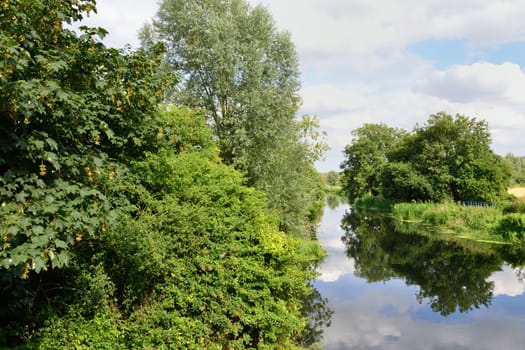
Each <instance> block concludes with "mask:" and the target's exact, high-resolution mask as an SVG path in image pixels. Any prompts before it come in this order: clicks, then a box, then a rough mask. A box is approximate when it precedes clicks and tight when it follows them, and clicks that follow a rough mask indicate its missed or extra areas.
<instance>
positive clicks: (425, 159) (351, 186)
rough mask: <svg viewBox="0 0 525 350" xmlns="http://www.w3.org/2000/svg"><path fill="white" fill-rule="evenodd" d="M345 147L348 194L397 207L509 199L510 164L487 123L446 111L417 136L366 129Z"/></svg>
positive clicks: (382, 128)
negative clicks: (372, 197) (495, 145)
mask: <svg viewBox="0 0 525 350" xmlns="http://www.w3.org/2000/svg"><path fill="white" fill-rule="evenodd" d="M353 134H354V136H356V137H355V138H354V139H353V140H352V143H351V144H350V145H348V146H346V148H345V156H346V158H345V161H344V162H343V163H342V164H341V167H342V168H343V174H344V176H343V189H344V190H345V192H346V193H347V195H348V196H349V197H350V200H352V201H353V200H355V198H358V197H361V196H364V195H367V194H371V195H382V196H383V197H384V198H386V199H388V200H391V201H394V202H410V201H432V202H441V201H444V200H454V201H485V202H495V201H498V200H501V199H502V198H504V197H505V196H506V189H507V185H508V182H509V179H510V177H511V172H512V171H511V166H510V163H509V162H508V161H506V160H504V159H503V158H502V157H500V156H498V155H496V154H494V152H493V151H492V150H491V149H490V133H489V129H488V125H487V123H486V122H484V121H477V120H476V119H475V118H469V117H465V116H462V115H456V116H455V117H452V116H450V115H448V114H446V113H444V112H440V113H437V114H435V115H431V116H430V118H429V119H428V121H427V123H426V124H424V125H423V126H418V125H416V127H415V128H414V130H413V131H412V132H411V133H407V132H402V131H399V130H398V129H394V128H390V127H387V126H386V125H382V124H365V125H364V126H363V127H361V128H359V129H357V130H355V131H354V132H353Z"/></svg>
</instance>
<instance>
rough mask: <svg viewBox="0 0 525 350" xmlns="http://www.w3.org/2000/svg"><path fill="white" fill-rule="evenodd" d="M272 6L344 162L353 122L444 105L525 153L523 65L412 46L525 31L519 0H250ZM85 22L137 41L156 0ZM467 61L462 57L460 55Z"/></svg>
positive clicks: (411, 117) (416, 118) (313, 107)
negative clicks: (437, 58)
mask: <svg viewBox="0 0 525 350" xmlns="http://www.w3.org/2000/svg"><path fill="white" fill-rule="evenodd" d="M248 2H249V3H251V4H253V5H255V4H259V3H261V4H263V5H264V6H267V7H268V8H269V10H270V12H271V14H272V16H273V18H274V19H275V22H276V25H277V26H278V27H279V28H280V29H283V30H288V31H290V32H291V34H292V40H293V41H294V43H295V44H296V47H297V51H298V54H299V58H300V62H301V70H302V72H303V73H302V79H303V86H304V88H303V89H302V91H301V94H302V97H303V101H304V106H303V108H302V112H306V113H309V114H317V115H318V116H319V118H320V121H321V125H322V127H323V129H324V130H326V131H327V132H328V133H329V135H328V139H329V143H330V145H331V146H332V151H331V152H329V153H328V160H327V161H325V162H320V163H318V168H319V169H320V170H321V171H327V170H336V169H338V166H339V163H340V162H341V160H342V150H343V147H344V145H345V144H348V143H350V141H351V139H350V137H351V135H350V131H351V130H353V129H355V128H357V127H360V126H361V125H362V124H363V123H365V122H368V123H376V122H383V123H386V124H388V125H391V126H397V127H402V128H406V129H411V128H412V127H413V126H414V124H415V123H423V122H425V121H426V120H427V118H428V115H429V114H432V113H436V112H438V111H446V112H448V113H450V114H456V113H461V114H465V115H469V116H474V117H477V118H480V119H485V120H487V121H488V122H489V125H490V127H491V131H492V135H493V140H494V145H493V148H494V149H495V150H496V151H497V152H499V153H507V152H513V153H515V154H518V155H519V154H524V153H525V151H524V150H525V140H523V137H522V134H523V133H522V132H521V131H523V130H524V129H525V112H524V111H525V108H524V107H525V97H524V96H525V95H524V94H523V91H525V72H524V71H523V67H520V66H519V65H518V64H516V63H511V62H508V63H504V64H492V63H488V62H473V64H470V65H456V66H453V67H449V68H448V69H444V70H442V71H436V70H434V68H433V63H432V62H429V61H425V60H424V59H422V58H420V57H417V56H415V55H414V54H413V53H410V52H408V51H407V46H408V45H410V44H413V43H416V42H420V41H424V40H429V39H462V40H466V42H467V45H468V48H470V49H471V50H474V52H477V50H483V49H484V48H486V47H497V46H499V45H502V44H505V43H509V42H515V41H519V40H525V21H523V18H525V2H523V1H521V0H500V1H492V0H376V1H365V0H286V1H282V0H248ZM97 5H98V6H97V7H98V10H99V11H98V12H99V14H98V15H96V16H92V17H91V18H89V19H88V21H87V22H86V23H84V24H88V25H93V26H102V27H105V28H106V29H108V30H109V32H110V34H109V36H108V38H107V40H106V41H105V42H106V43H107V44H108V45H110V46H115V47H122V46H124V45H125V44H126V43H130V44H131V45H133V46H137V45H138V40H137V32H138V30H139V29H140V27H141V26H142V24H143V23H144V22H146V21H147V20H149V19H150V18H151V17H152V16H153V15H154V14H155V12H156V11H157V8H158V5H157V3H156V2H154V1H138V0H128V1H124V0H111V1H110V0H101V1H98V4H97ZM458 63H459V62H458Z"/></svg>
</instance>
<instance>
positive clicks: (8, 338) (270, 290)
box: [0, 0, 323, 349]
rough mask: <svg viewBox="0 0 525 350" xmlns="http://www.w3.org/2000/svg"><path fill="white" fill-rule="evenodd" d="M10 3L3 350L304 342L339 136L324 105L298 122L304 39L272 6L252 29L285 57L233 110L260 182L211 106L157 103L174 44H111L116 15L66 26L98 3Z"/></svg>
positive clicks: (0, 108) (3, 127)
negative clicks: (326, 161)
mask: <svg viewBox="0 0 525 350" xmlns="http://www.w3.org/2000/svg"><path fill="white" fill-rule="evenodd" d="M216 5H220V6H219V10H221V11H222V9H223V7H221V6H223V5H224V4H223V3H222V2H221V3H220V4H219V3H217V4H216ZM241 5H242V3H237V5H236V6H237V7H238V9H241V10H242V8H243V7H242V6H241ZM1 6H2V11H0V16H1V19H2V21H0V26H1V29H2V31H0V52H1V53H2V55H3V58H4V59H3V60H2V61H1V63H0V80H1V83H2V84H1V85H0V219H1V220H0V235H1V237H2V241H1V249H0V259H1V260H0V282H1V283H0V299H2V301H3V304H2V307H0V347H18V346H20V347H25V348H38V349H57V348H64V349H69V348H71V349H130V348H131V349H145V348H159V349H167V348H173V349H188V348H193V349H202V348H206V349H225V348H227V349H244V348H247V347H252V348H259V349H274V348H286V349H293V348H295V346H296V344H297V343H299V342H300V341H301V337H302V335H303V332H304V329H305V327H306V325H307V320H306V317H305V310H304V309H305V308H304V306H303V304H304V302H305V300H308V298H309V296H310V295H311V293H312V289H311V288H310V286H309V281H310V280H311V279H312V278H313V277H314V272H313V269H312V266H313V263H314V261H316V259H319V258H320V257H321V255H322V254H321V252H320V248H319V246H318V244H317V243H316V242H313V241H307V240H304V239H299V238H297V237H305V236H306V235H307V234H310V233H311V231H308V230H307V229H311V227H312V226H311V222H314V221H315V220H317V219H318V218H319V216H320V212H321V210H322V207H321V206H320V205H319V203H321V201H322V198H323V192H322V189H321V181H320V177H319V174H318V173H317V172H316V171H315V170H314V169H313V167H312V166H311V163H312V162H313V161H314V160H315V159H317V157H318V156H319V154H320V150H321V149H322V148H323V147H322V145H320V144H317V145H316V144H315V143H312V142H311V141H312V140H313V139H316V138H318V137H320V134H316V131H315V129H316V125H317V124H316V120H315V118H305V119H303V121H302V122H296V121H295V120H294V113H295V111H296V108H297V96H296V95H295V91H296V83H297V79H296V78H297V77H296V75H295V71H296V62H295V56H294V55H288V54H291V53H293V47H292V45H291V43H290V42H289V39H288V37H287V36H286V35H281V34H279V33H276V32H275V30H274V29H273V24H272V23H271V21H270V17H269V15H268V14H267V13H266V12H265V10H263V9H262V8H257V9H254V10H253V13H252V15H253V16H252V17H251V20H250V21H248V22H246V23H244V24H243V27H242V29H243V31H242V34H245V33H247V31H245V30H244V29H246V28H247V27H246V26H248V27H249V26H252V25H255V24H257V23H258V22H257V21H262V23H263V24H264V25H263V27H264V28H265V30H266V32H265V31H263V32H262V33H260V34H261V35H262V36H263V39H264V38H265V40H267V39H268V38H271V41H270V42H267V43H266V44H267V48H269V51H266V52H265V53H264V55H263V56H264V60H266V59H268V62H266V61H264V60H263V61H264V62H263V63H264V64H266V63H267V65H263V67H265V68H268V69H270V70H271V71H268V72H266V73H264V74H263V73H261V72H259V73H261V74H262V75H257V74H258V71H257V70H255V71H253V72H252V73H253V74H254V75H255V78H254V79H253V83H254V84H259V85H258V87H257V89H260V90H258V91H259V92H261V93H262V95H261V96H260V97H261V98H263V97H264V96H266V97H265V98H267V99H266V100H265V99H264V98H263V100H261V101H258V102H257V101H254V102H253V105H249V104H246V105H242V106H243V107H246V108H247V112H246V114H244V112H243V111H241V110H237V111H235V113H234V114H231V115H229V117H228V118H229V119H228V118H227V121H226V124H224V125H226V126H228V127H231V126H232V125H230V124H229V123H230V122H231V121H234V120H236V118H237V116H238V115H242V116H243V117H242V118H240V119H239V120H241V121H242V122H243V123H244V124H242V125H243V127H245V129H244V130H246V131H247V134H246V135H241V134H242V132H244V131H243V130H241V129H238V130H239V131H238V132H233V131H235V130H236V129H234V128H231V129H229V131H228V132H227V133H230V131H232V137H233V135H234V134H235V138H236V137H240V138H239V140H242V142H240V141H239V143H238V144H236V145H235V147H238V148H232V150H233V149H235V152H237V151H238V152H240V153H238V154H240V155H241V156H239V158H236V162H237V165H238V167H239V168H241V169H244V170H247V171H248V172H250V171H251V172H252V175H251V176H250V178H249V179H246V178H245V176H244V174H243V173H241V172H239V171H237V170H234V169H233V168H232V167H231V166H227V165H225V164H223V163H221V158H220V155H221V154H222V155H223V156H224V149H223V148H221V149H219V148H218V147H217V145H216V143H215V142H214V138H217V135H219V134H217V129H215V134H213V133H212V130H211V129H210V127H209V125H207V123H208V122H209V120H208V119H207V117H208V116H209V115H208V114H207V113H209V112H210V111H209V110H194V109H190V108H186V107H176V106H173V105H161V106H159V102H160V101H161V99H163V98H164V97H165V96H166V90H165V88H166V86H165V83H166V81H167V80H169V79H167V78H170V77H168V76H165V74H166V66H165V65H164V66H163V65H162V63H161V62H160V56H159V55H160V54H161V53H162V50H161V46H157V45H153V44H151V45H149V46H148V47H147V50H146V51H143V50H139V51H136V52H124V51H119V50H115V49H108V48H106V47H104V45H103V44H101V43H100V41H99V37H102V36H103V35H104V34H105V31H104V30H102V29H94V28H84V29H82V33H81V34H80V35H77V34H75V33H74V32H73V31H71V30H68V29H64V28H63V26H62V24H63V23H71V22H73V21H75V20H78V19H80V18H81V17H82V16H83V15H84V14H86V13H89V12H90V11H94V10H95V8H94V1H88V0H86V1H82V0H79V1H75V2H67V1H66V2H64V1H54V0H38V1H25V0H21V1H9V2H3V3H2V5H1ZM239 6H240V7H239ZM246 8H247V7H246ZM221 11H219V12H216V13H215V17H216V19H217V20H220V17H221V16H222V15H223V14H222V12H221ZM236 11H237V10H236ZM241 12H242V11H241ZM250 13H251V12H250ZM210 16H211V14H210ZM207 17H208V14H206V16H203V17H202V18H200V19H199V20H205V19H206V18H207ZM211 17H213V16H211ZM226 17H227V18H229V19H228V21H232V22H231V23H229V25H230V26H231V25H233V24H234V23H235V22H233V18H237V16H234V17H231V16H230V17H228V16H226ZM241 17H242V16H241ZM241 19H242V18H241ZM218 23H221V24H226V23H225V22H224V23H223V22H218ZM239 23H240V22H239ZM201 29H202V28H201ZM219 32H220V31H219ZM265 33H266V34H265ZM221 38H222V37H220V38H219V37H216V38H215V39H217V40H218V39H221ZM215 39H214V40H215ZM231 39H232V40H234V39H235V40H240V38H238V37H236V38H231ZM199 40H200V39H199ZM221 40H222V39H221ZM235 40H234V41H233V42H228V43H229V44H235ZM218 41H220V40H218ZM263 42H264V40H263ZM237 43H238V42H237ZM217 44H220V43H219V42H217ZM235 45H237V44H235ZM237 53H238V52H237ZM237 53H235V54H233V55H226V56H224V57H230V58H234V59H236V57H237V56H236V55H237ZM252 54H253V55H256V54H257V52H255V51H254V52H252ZM281 55H283V56H281ZM245 58H246V59H248V58H249V55H247V56H245ZM281 58H282V59H283V60H281V61H279V62H278V64H276V65H275V66H274V65H273V64H274V63H275V61H276V60H278V59H281ZM251 59H253V62H252V61H250V62H252V63H254V62H256V61H257V59H263V58H261V57H259V56H257V57H252V58H251ZM217 62H221V60H220V59H218V61H217ZM272 62H273V63H272ZM254 64H255V63H254ZM219 66H220V65H219ZM221 67H222V66H221ZM206 69H209V72H208V73H210V74H211V73H217V71H216V70H215V71H214V69H215V68H214V67H212V66H211V65H210V66H208V67H207V68H206ZM252 73H247V74H248V75H246V78H247V79H248V76H249V75H251V74H252ZM256 73H257V74H256ZM265 74H268V75H265ZM188 77H189V75H184V78H188ZM223 78H224V80H222V82H221V79H223ZM263 78H264V79H269V81H267V80H264V79H263ZM250 79H251V78H250ZM259 79H262V80H260V81H259ZM190 80H191V79H190ZM172 81H173V80H172ZM186 83H188V81H186ZM216 83H217V84H219V85H220V86H222V85H221V84H225V85H228V83H229V81H228V80H227V79H226V78H225V76H221V78H220V79H218V80H217V81H216ZM280 84H282V86H281V87H282V88H283V89H284V90H279V89H278V86H279V85H280ZM241 85H242V84H241ZM285 85H286V86H287V87H285ZM272 86H273V87H274V88H275V89H277V90H275V89H274V90H271V89H270V87H272ZM190 90H191V89H188V90H186V92H189V91H190ZM220 91H223V90H220ZM242 91H250V89H249V88H246V89H244V87H242V88H241V86H240V85H239V87H238V92H242ZM254 91H255V90H251V93H252V94H251V95H249V96H240V97H239V100H237V102H236V101H235V100H227V102H228V103H230V102H232V103H233V104H232V105H229V106H230V107H236V106H237V104H238V103H240V102H239V101H252V99H254V96H256V97H257V96H258V95H257V94H255V92H254ZM276 91H278V92H276ZM286 91H288V92H290V93H291V95H290V94H289V95H286V93H285V92H286ZM292 92H294V93H292ZM264 94H266V95H264ZM241 95H242V94H241ZM225 101H226V100H225ZM256 102H257V103H256ZM287 103H288V104H287ZM266 104H268V106H267V105H266ZM197 105H199V104H195V103H194V104H192V106H197ZM225 108H226V105H225ZM225 111H226V110H225ZM241 112H242V113H241ZM274 112H275V113H277V114H276V115H274ZM221 115H222V114H221ZM224 115H226V114H224ZM266 117H268V118H266ZM274 117H275V119H272V118H274ZM217 125H218V124H215V125H214V126H217ZM235 125H237V124H234V126H235ZM272 128H275V129H272ZM241 136H242V137H241ZM266 137H268V140H267V141H264V139H265V138H266ZM218 141H219V145H221V144H222V143H221V142H222V141H221V139H219V140H218ZM263 141H264V142H266V143H264V142H263ZM252 142H253V144H252ZM226 144H228V142H226ZM317 146H318V147H317ZM241 151H242V152H241ZM245 151H246V153H244V152H245ZM266 151H271V152H270V153H269V154H267V153H266ZM221 152H222V153H221ZM258 152H260V153H258ZM236 154H237V153H236ZM259 156H260V157H261V159H262V158H264V157H266V158H264V160H265V161H264V162H262V161H261V162H260V163H248V160H250V161H252V157H255V158H254V159H257V157H259ZM243 157H244V158H243ZM256 175H257V176H259V177H256ZM253 183H255V184H257V186H258V187H259V188H262V189H264V190H265V192H266V193H267V194H268V195H267V194H266V193H264V192H261V191H260V190H257V189H254V188H253V187H249V186H248V185H249V184H253ZM269 208H271V210H270V209H269ZM282 229H285V230H286V231H287V232H289V233H294V234H296V236H297V237H295V238H294V237H292V236H291V235H287V234H285V233H284V232H283V231H282Z"/></svg>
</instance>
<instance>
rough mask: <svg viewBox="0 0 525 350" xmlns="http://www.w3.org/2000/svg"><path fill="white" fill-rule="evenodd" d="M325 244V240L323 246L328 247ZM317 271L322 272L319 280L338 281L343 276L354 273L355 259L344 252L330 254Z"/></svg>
mask: <svg viewBox="0 0 525 350" xmlns="http://www.w3.org/2000/svg"><path fill="white" fill-rule="evenodd" d="M324 244H325V242H323V246H324V247H326V246H325V245H324ZM317 271H318V272H319V273H320V276H319V277H317V279H318V280H321V281H323V282H336V281H338V280H339V279H340V278H341V277H343V276H345V275H348V274H353V273H354V271H355V267H354V259H350V258H348V257H347V256H346V255H345V254H344V253H343V254H333V255H328V256H327V257H326V258H325V259H324V261H323V263H322V264H321V266H320V267H319V269H318V270H317Z"/></svg>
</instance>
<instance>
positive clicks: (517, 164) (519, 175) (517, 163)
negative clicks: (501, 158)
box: [505, 153, 525, 185]
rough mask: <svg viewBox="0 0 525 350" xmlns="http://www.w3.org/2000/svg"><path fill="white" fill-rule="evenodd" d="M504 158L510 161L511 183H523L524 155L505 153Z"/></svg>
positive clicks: (524, 178)
mask: <svg viewBox="0 0 525 350" xmlns="http://www.w3.org/2000/svg"><path fill="white" fill-rule="evenodd" d="M505 159H506V160H507V161H508V162H510V164H511V167H512V177H511V184H515V185H523V184H525V157H523V156H515V155H513V154H512V153H508V154H506V155H505Z"/></svg>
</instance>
